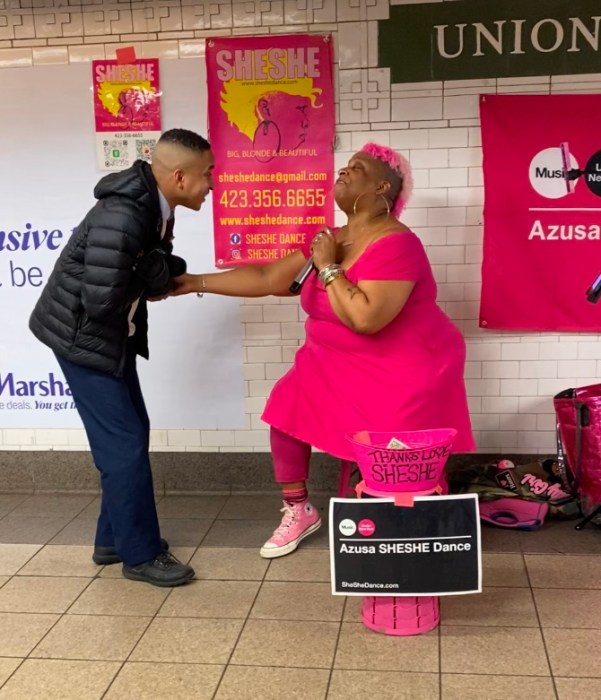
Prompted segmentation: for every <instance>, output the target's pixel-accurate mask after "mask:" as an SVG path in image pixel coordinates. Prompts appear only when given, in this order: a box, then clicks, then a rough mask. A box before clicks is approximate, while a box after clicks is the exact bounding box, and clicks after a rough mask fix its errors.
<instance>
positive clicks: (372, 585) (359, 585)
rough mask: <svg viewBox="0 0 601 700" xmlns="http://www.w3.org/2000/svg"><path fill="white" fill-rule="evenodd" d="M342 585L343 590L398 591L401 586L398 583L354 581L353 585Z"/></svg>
mask: <svg viewBox="0 0 601 700" xmlns="http://www.w3.org/2000/svg"><path fill="white" fill-rule="evenodd" d="M340 585H341V586H342V588H392V589H398V587H399V584H398V583H359V582H357V581H353V582H352V583H351V582H349V581H341V582H340Z"/></svg>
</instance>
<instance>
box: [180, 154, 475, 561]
mask: <svg viewBox="0 0 601 700" xmlns="http://www.w3.org/2000/svg"><path fill="white" fill-rule="evenodd" d="M411 188H412V180H411V169H410V166H409V163H408V162H407V161H406V160H405V159H404V158H402V157H401V156H400V155H399V154H397V153H396V152H394V151H392V150H391V149H389V148H387V147H384V146H378V145H376V144H367V145H366V146H364V147H363V148H362V149H361V151H359V152H358V153H356V154H355V155H354V156H353V157H352V158H351V159H350V161H349V163H348V165H347V166H346V167H345V168H342V169H341V170H340V172H339V177H338V180H337V181H336V184H335V186H334V195H335V199H336V203H337V205H338V206H339V208H340V209H341V210H342V211H343V212H344V213H345V214H346V215H347V217H348V223H347V224H346V225H345V226H343V227H342V228H341V229H339V230H338V231H335V232H334V233H333V234H332V233H330V232H329V231H322V232H320V233H318V234H317V236H315V238H314V239H313V240H312V241H311V242H310V244H309V245H308V246H306V247H305V248H303V249H301V250H299V251H296V252H295V253H292V254H291V255H289V256H288V257H286V258H283V259H282V260H278V261H276V262H274V263H271V264H269V265H266V266H258V265H248V266H244V267H240V268H237V269H235V270H230V271H228V272H222V273H211V274H204V275H189V274H187V275H184V276H182V277H180V278H178V280H177V283H178V286H177V288H176V290H175V292H174V293H175V294H185V293H189V292H201V293H203V292H207V293H213V294H225V295H230V296H243V297H258V296H265V295H269V294H275V295H281V296H287V295H289V292H288V287H289V285H290V283H291V280H293V279H294V278H295V276H296V275H297V274H298V272H299V271H300V270H301V269H302V267H303V266H304V264H305V262H306V260H307V259H308V258H309V256H310V255H313V262H314V265H315V267H316V269H317V271H318V274H316V275H310V276H309V277H308V278H307V280H306V282H305V283H304V285H303V288H302V292H301V304H302V307H303V309H304V310H305V311H306V313H307V315H308V318H307V321H306V325H305V330H306V340H305V343H304V345H303V346H302V347H301V348H299V350H298V352H297V353H296V356H295V359H294V366H293V367H292V369H290V370H289V371H288V372H287V373H286V374H285V375H284V376H283V377H282V378H281V379H280V380H279V381H278V382H277V384H276V385H275V386H274V388H273V390H272V392H271V395H270V396H269V398H268V400H267V405H266V406H265V411H264V413H263V416H262V418H263V420H264V421H265V422H266V423H268V424H269V425H270V426H271V429H270V442H271V452H272V459H273V463H274V471H275V478H276V481H277V482H278V484H279V485H280V487H281V489H282V493H283V500H284V507H283V509H282V510H283V514H284V515H283V517H282V520H281V523H280V525H279V526H278V528H276V530H275V531H274V533H273V535H272V537H271V538H270V539H269V540H268V541H267V542H266V543H265V544H264V545H263V547H262V548H261V556H262V557H265V558H273V557H280V556H283V555H285V554H289V553H290V552H293V551H294V550H295V549H296V548H297V547H298V544H299V542H300V541H301V540H302V539H304V538H305V537H307V536H308V535H310V534H311V533H313V532H315V531H316V530H317V529H318V528H319V527H320V525H321V519H320V517H319V513H318V512H317V510H316V509H315V508H314V507H313V506H312V505H311V503H310V502H309V500H308V494H307V488H306V480H307V478H308V475H309V459H310V456H311V448H312V447H316V448H318V449H320V450H323V451H324V452H327V453H329V454H331V455H334V456H335V457H339V458H341V459H347V460H354V455H353V451H352V449H351V446H350V445H349V443H348V442H347V440H346V439H345V435H346V434H347V433H352V432H354V431H359V430H370V431H406V430H425V429H431V428H455V429H456V430H457V431H458V432H457V437H456V439H455V441H454V444H453V451H455V452H465V451H469V450H472V449H473V448H474V441H473V437H472V431H471V426H470V419H469V413H468V408H467V400H466V395H465V386H464V381H463V370H464V363H465V343H464V341H463V337H462V336H461V334H460V332H459V331H458V329H457V328H456V327H455V326H454V325H453V323H452V322H451V321H450V320H449V319H448V318H447V316H446V315H445V314H444V313H443V312H442V311H441V309H440V308H439V307H438V306H437V304H436V283H435V281H434V277H433V275H432V270H431V268H430V264H429V262H428V258H427V257H426V253H425V251H424V248H423V246H422V243H421V241H420V240H419V238H418V237H417V236H416V235H415V234H414V233H412V232H411V231H410V230H409V229H408V228H407V227H406V226H405V225H404V224H402V223H400V221H399V220H398V219H397V218H396V217H397V216H398V214H399V213H400V212H401V210H402V209H403V207H404V205H405V203H406V201H407V199H408V197H409V195H410V193H411Z"/></svg>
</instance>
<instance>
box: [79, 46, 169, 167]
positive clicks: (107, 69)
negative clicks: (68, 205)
mask: <svg viewBox="0 0 601 700" xmlns="http://www.w3.org/2000/svg"><path fill="white" fill-rule="evenodd" d="M92 75H93V90H94V119H95V126H96V148H97V164H98V168H99V169H100V170H121V169H123V168H126V167H128V166H129V165H131V164H132V163H133V162H134V161H135V160H136V159H138V158H141V159H143V160H150V158H151V156H152V152H153V150H154V146H155V144H156V142H157V140H158V138H159V136H160V133H161V96H160V89H159V61H158V59H156V58H150V59H136V60H135V61H134V62H133V63H127V64H123V63H119V62H118V61H117V60H102V61H93V62H92Z"/></svg>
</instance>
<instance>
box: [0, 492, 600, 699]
mask: <svg viewBox="0 0 601 700" xmlns="http://www.w3.org/2000/svg"><path fill="white" fill-rule="evenodd" d="M317 500H318V504H319V505H320V507H322V508H324V509H325V507H326V503H327V499H326V498H321V499H317ZM97 507H98V502H97V499H95V498H93V497H91V496H70V495H39V496H25V495H0V543H1V544H0V700H7V699H10V700H23V699H25V698H28V699H32V700H33V699H36V700H38V699H39V700H54V699H56V700H88V699H92V698H107V699H110V700H116V699H118V698H120V699H123V700H125V699H127V700H145V699H149V700H161V699H162V698H168V699H169V700H180V699H181V700H190V699H192V700H203V699H205V698H206V699H207V700H209V699H210V698H215V699H216V700H230V699H235V700H246V699H248V700H272V699H273V700H280V699H282V700H292V699H294V698H299V699H300V700H317V699H323V698H328V699H329V700H353V699H355V698H370V699H371V698H374V700H402V699H404V698H410V699H411V700H422V699H423V700H436V699H438V698H442V699H443V700H460V699H461V700H470V699H471V698H477V699H478V700H496V699H497V698H498V699H502V700H515V699H517V698H520V699H521V698H523V699H524V700H526V699H527V700H547V699H549V700H551V699H552V698H559V699H560V700H572V699H574V700H576V699H577V700H595V699H599V698H601V664H600V663H599V660H600V658H601V652H600V649H601V566H600V564H601V532H600V531H599V530H598V529H597V528H595V527H592V526H590V527H589V528H588V529H586V530H584V531H582V532H576V531H574V529H573V523H571V522H569V523H565V522H564V523H562V522H551V523H550V524H549V525H547V526H546V527H545V528H544V529H543V530H540V531H538V532H532V533H530V532H528V533H519V532H510V531H506V530H497V529H484V530H483V542H484V550H485V554H484V586H485V590H484V593H482V594H481V595H473V596H458V597H448V598H445V599H443V600H442V601H441V624H440V627H439V628H438V629H436V630H434V631H432V632H430V633H428V634H425V635H421V636H418V637H403V638H398V637H396V638H395V637H387V636H383V635H379V634H376V633H374V632H371V631H369V630H367V629H366V628H364V627H363V625H362V624H361V622H360V615H359V603H360V599H359V598H349V599H344V598H342V597H333V596H331V594H330V588H329V583H328V581H329V562H328V553H327V528H325V527H324V528H322V531H321V532H320V534H319V535H316V536H315V537H314V538H312V539H310V540H308V541H307V542H306V543H305V544H304V546H302V548H301V549H300V550H299V551H298V552H297V553H295V554H293V555H291V556H289V557H284V558H283V559H280V560H274V561H272V562H271V563H270V562H268V561H265V560H262V559H260V557H259V555H258V551H257V550H258V546H259V545H260V544H262V542H263V540H264V539H265V538H266V537H267V536H268V535H269V534H270V533H271V531H272V529H273V527H274V524H275V521H276V520H277V518H278V517H279V513H278V507H279V505H278V501H277V498H276V497H275V496H230V497H226V496H223V497H222V496H199V497H189V496H188V497H185V496H181V497H164V498H162V499H161V500H160V501H159V502H158V509H159V513H160V516H161V522H162V532H163V535H164V536H165V537H166V538H167V539H168V540H169V541H170V543H171V546H172V550H173V551H174V553H175V554H176V555H177V556H178V557H179V558H180V559H183V560H186V561H188V560H191V561H192V564H193V565H194V568H195V569H196V572H197V577H198V580H196V581H194V582H192V583H191V584H190V585H188V586H185V587H182V588H178V589H173V590H169V589H159V588H154V587H152V586H149V585H147V584H142V583H135V582H132V581H127V580H125V579H123V578H122V577H121V573H120V567H119V566H112V567H104V568H102V567H97V566H95V565H94V564H93V563H92V561H91V559H90V554H91V548H90V544H91V539H92V534H93V530H94V518H95V515H96V511H97Z"/></svg>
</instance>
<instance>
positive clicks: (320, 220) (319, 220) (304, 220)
mask: <svg viewBox="0 0 601 700" xmlns="http://www.w3.org/2000/svg"><path fill="white" fill-rule="evenodd" d="M219 223H220V224H221V225H222V226H290V225H294V226H304V225H309V226H320V225H323V224H325V223H326V217H325V216H283V215H282V214H278V215H277V216H269V215H268V214H265V215H264V216H221V217H220V218H219Z"/></svg>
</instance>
